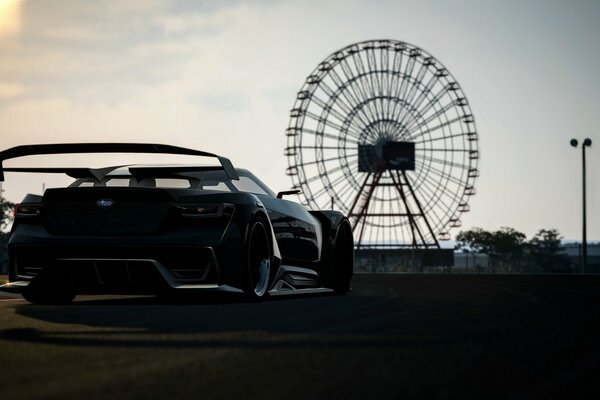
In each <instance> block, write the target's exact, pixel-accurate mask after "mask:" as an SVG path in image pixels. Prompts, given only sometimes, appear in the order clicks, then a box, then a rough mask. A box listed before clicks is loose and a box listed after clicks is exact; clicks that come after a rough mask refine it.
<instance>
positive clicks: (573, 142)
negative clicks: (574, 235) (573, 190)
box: [571, 138, 592, 274]
mask: <svg viewBox="0 0 600 400" xmlns="http://www.w3.org/2000/svg"><path fill="white" fill-rule="evenodd" d="M578 143H579V142H578V141H577V139H571V146H573V147H577V145H578ZM591 145H592V140H591V139H589V138H586V139H585V140H584V141H583V143H582V144H581V165H582V171H583V237H582V240H581V273H583V274H585V271H586V270H587V227H586V203H585V198H586V196H585V148H586V147H590V146H591Z"/></svg>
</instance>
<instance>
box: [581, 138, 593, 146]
mask: <svg viewBox="0 0 600 400" xmlns="http://www.w3.org/2000/svg"><path fill="white" fill-rule="evenodd" d="M583 145H584V146H591V145H592V139H590V138H586V139H585V140H584V141H583Z"/></svg>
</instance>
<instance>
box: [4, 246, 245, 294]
mask: <svg viewBox="0 0 600 400" xmlns="http://www.w3.org/2000/svg"><path fill="white" fill-rule="evenodd" d="M11 250H12V256H13V257H11V260H12V265H11V277H10V282H9V283H7V284H6V285H3V286H0V291H4V292H10V293H23V292H24V291H26V290H28V288H30V287H31V288H33V287H34V286H44V287H45V288H52V287H55V288H56V290H61V288H62V289H69V290H72V291H74V292H75V293H76V294H158V293H163V292H168V291H177V292H185V291H203V292H233V293H242V290H241V289H239V288H238V287H236V286H238V285H236V284H235V283H234V284H232V283H231V282H230V281H227V280H223V279H222V275H223V274H222V273H221V271H220V269H221V268H220V265H219V262H218V259H217V256H216V254H215V251H214V250H213V249H212V248H211V247H194V248H187V249H186V250H187V252H183V253H182V252H181V250H182V249H181V248H176V249H173V248H170V249H169V251H165V250H166V249H165V248H163V249H159V250H160V251H154V255H155V256H156V257H155V258H149V257H140V256H139V255H137V252H136V251H134V250H135V249H132V248H125V249H123V248H109V247H99V248H96V249H90V248H86V249H83V248H73V247H71V248H52V249H48V248H45V249H43V248H39V247H27V246H25V247H22V248H16V246H15V247H13V248H11ZM234 250H236V249H231V250H230V251H229V253H230V254H232V253H237V252H236V251H234ZM148 253H152V252H148ZM128 255H129V256H128ZM132 255H136V257H131V256H132Z"/></svg>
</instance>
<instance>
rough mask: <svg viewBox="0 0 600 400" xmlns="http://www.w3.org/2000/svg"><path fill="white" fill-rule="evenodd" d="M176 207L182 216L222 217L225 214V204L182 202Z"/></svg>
mask: <svg viewBox="0 0 600 400" xmlns="http://www.w3.org/2000/svg"><path fill="white" fill-rule="evenodd" d="M175 207H176V208H177V210H178V211H179V213H180V214H181V216H182V217H190V218H203V217H220V216H222V215H223V209H224V204H185V205H183V204H182V205H177V206H175Z"/></svg>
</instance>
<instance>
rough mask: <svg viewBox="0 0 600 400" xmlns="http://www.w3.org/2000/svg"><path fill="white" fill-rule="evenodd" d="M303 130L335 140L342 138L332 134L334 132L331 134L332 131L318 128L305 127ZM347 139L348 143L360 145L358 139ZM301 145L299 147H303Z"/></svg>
mask: <svg viewBox="0 0 600 400" xmlns="http://www.w3.org/2000/svg"><path fill="white" fill-rule="evenodd" d="M302 131H303V132H304V133H308V134H311V135H315V136H323V137H324V138H328V139H332V140H335V141H339V139H340V137H339V136H334V135H332V134H330V133H325V132H320V131H316V130H314V129H308V128H304V129H303V130H302ZM345 141H346V142H347V143H350V144H355V145H358V141H356V140H352V139H346V140H345ZM301 147H302V146H298V148H301Z"/></svg>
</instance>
